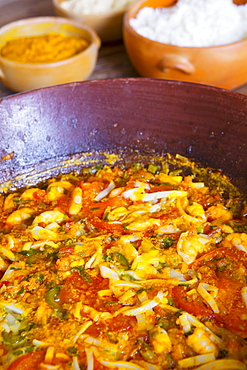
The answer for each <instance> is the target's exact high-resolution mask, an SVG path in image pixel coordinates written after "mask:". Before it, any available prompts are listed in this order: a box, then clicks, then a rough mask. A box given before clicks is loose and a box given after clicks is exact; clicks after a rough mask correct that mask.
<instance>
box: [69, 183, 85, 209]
mask: <svg viewBox="0 0 247 370" xmlns="http://www.w3.org/2000/svg"><path fill="white" fill-rule="evenodd" d="M81 207H82V189H81V188H79V187H78V186H77V187H76V188H74V189H73V190H72V193H71V203H70V206H69V214H70V215H77V214H78V213H79V212H80V210H81Z"/></svg>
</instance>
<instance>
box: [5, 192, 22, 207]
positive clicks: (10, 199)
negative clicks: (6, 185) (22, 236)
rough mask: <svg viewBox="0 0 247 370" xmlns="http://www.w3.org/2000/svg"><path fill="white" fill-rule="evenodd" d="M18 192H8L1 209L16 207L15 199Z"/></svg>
mask: <svg viewBox="0 0 247 370" xmlns="http://www.w3.org/2000/svg"><path fill="white" fill-rule="evenodd" d="M19 196H20V195H19V193H12V194H9V195H8V196H7V197H6V198H5V201H4V205H3V210H4V211H7V210H11V209H14V208H16V199H19Z"/></svg>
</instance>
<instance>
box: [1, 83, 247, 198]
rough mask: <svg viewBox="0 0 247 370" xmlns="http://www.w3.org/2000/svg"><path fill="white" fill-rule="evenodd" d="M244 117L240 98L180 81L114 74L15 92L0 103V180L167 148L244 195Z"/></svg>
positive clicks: (246, 104)
mask: <svg viewBox="0 0 247 370" xmlns="http://www.w3.org/2000/svg"><path fill="white" fill-rule="evenodd" d="M246 122H247V97H246V96H244V95H241V94H237V93H236V92H233V91H229V90H225V89H219V88H216V87H212V86H205V85H199V84H193V83H188V82H179V81H168V80H160V79H149V78H127V79H121V78H119V79H108V80H97V81H85V82H78V83H71V84H64V85H58V86H51V87H47V88H43V89H38V90H35V91H29V92H25V93H21V94H15V95H12V96H10V97H7V98H4V99H2V100H1V101H0V158H1V160H0V183H3V182H5V181H7V182H8V181H10V184H11V187H12V185H13V184H14V183H15V181H16V182H17V183H18V184H20V185H23V184H22V183H20V182H21V181H22V177H21V175H23V176H24V184H26V183H27V181H28V180H29V179H30V181H31V180H32V178H33V177H34V178H35V177H36V179H38V180H40V179H42V176H43V175H44V173H45V171H48V170H52V171H54V172H55V175H56V174H57V171H61V170H66V171H69V170H70V166H71V164H72V163H75V164H76V165H77V166H79V165H82V166H85V165H91V166H92V163H94V162H93V159H95V158H96V159H97V160H99V161H100V162H103V161H104V156H103V155H101V153H102V152H107V153H109V152H110V153H116V154H118V156H119V158H120V159H121V160H125V159H129V160H130V161H132V162H133V161H135V162H136V161H138V160H139V161H143V160H144V159H145V156H147V157H148V159H149V161H150V158H151V160H152V159H153V157H154V156H155V155H158V154H159V155H162V154H164V153H166V152H168V153H171V154H176V153H178V154H180V155H182V156H186V157H189V158H192V159H194V160H196V161H198V162H200V163H201V165H203V166H210V167H213V168H216V169H218V168H220V169H222V171H223V172H224V173H225V174H227V175H228V176H229V177H230V178H231V179H232V181H233V182H234V183H235V184H236V185H237V186H239V187H240V188H241V189H242V190H243V191H244V192H245V193H247V176H246V174H247V161H246V158H247V145H246V137H247V125H246ZM71 156H72V159H73V160H72V161H71V160H70V158H71ZM73 156H74V157H73ZM81 156H82V157H81ZM79 158H80V159H79ZM81 158H82V159H81ZM108 158H109V159H111V160H112V163H113V162H114V159H116V157H115V156H114V155H112V156H111V155H109V156H108ZM61 166H62V167H61ZM14 179H16V180H15V181H14Z"/></svg>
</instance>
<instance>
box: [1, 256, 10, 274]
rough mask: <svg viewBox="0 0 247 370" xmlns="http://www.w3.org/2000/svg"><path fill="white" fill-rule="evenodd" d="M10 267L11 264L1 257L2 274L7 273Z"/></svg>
mask: <svg viewBox="0 0 247 370" xmlns="http://www.w3.org/2000/svg"><path fill="white" fill-rule="evenodd" d="M8 267H9V263H8V262H7V261H6V259H4V258H3V257H0V272H5V271H6V270H7V268H8Z"/></svg>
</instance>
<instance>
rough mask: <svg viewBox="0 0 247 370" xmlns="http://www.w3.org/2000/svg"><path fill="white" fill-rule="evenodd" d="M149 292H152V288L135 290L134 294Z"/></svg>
mask: <svg viewBox="0 0 247 370" xmlns="http://www.w3.org/2000/svg"><path fill="white" fill-rule="evenodd" d="M149 290H152V288H141V289H139V290H137V292H136V294H141V293H142V292H148V291H149Z"/></svg>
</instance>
